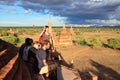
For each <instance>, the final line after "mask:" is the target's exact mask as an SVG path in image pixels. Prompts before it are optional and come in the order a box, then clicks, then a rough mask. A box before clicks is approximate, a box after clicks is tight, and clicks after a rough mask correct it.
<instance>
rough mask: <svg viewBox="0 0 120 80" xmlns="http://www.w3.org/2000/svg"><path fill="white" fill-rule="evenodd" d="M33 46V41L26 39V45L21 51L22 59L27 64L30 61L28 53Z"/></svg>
mask: <svg viewBox="0 0 120 80" xmlns="http://www.w3.org/2000/svg"><path fill="white" fill-rule="evenodd" d="M32 44H33V39H31V38H26V39H25V43H24V44H23V45H22V46H21V47H20V49H19V55H20V58H21V59H22V60H23V61H25V62H27V61H28V51H29V48H30V47H32Z"/></svg>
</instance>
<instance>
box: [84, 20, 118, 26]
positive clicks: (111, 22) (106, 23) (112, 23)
mask: <svg viewBox="0 0 120 80" xmlns="http://www.w3.org/2000/svg"><path fill="white" fill-rule="evenodd" d="M86 22H88V23H94V24H100V25H104V26H115V25H120V20H116V19H112V20H99V19H92V20H86Z"/></svg>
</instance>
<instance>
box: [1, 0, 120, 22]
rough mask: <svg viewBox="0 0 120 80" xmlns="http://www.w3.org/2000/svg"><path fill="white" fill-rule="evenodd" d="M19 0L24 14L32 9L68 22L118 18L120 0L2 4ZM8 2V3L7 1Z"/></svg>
mask: <svg viewBox="0 0 120 80" xmlns="http://www.w3.org/2000/svg"><path fill="white" fill-rule="evenodd" d="M17 1H19V3H20V4H18V5H17V6H20V7H22V8H24V9H25V14H28V13H30V12H31V11H29V9H30V10H32V11H34V12H37V13H42V14H51V15H53V16H58V17H66V20H67V23H68V24H69V23H70V24H83V23H86V24H87V23H88V22H86V20H108V21H109V20H110V19H111V20H120V15H119V13H120V0H5V1H3V0H2V1H0V3H4V4H8V5H10V4H15V3H16V2H17ZM8 2H9V3H8Z"/></svg>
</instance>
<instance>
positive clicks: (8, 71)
mask: <svg viewBox="0 0 120 80" xmlns="http://www.w3.org/2000/svg"><path fill="white" fill-rule="evenodd" d="M17 68H18V55H16V56H15V57H13V58H12V59H11V60H10V61H9V62H8V63H7V64H6V65H5V66H4V67H3V68H1V69H0V80H12V78H13V77H14V75H15V72H16V70H17Z"/></svg>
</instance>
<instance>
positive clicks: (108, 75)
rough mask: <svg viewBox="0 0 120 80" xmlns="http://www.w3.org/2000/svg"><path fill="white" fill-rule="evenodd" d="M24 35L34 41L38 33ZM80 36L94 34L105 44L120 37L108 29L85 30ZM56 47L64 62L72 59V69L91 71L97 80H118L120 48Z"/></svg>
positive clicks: (119, 73) (68, 62)
mask: <svg viewBox="0 0 120 80" xmlns="http://www.w3.org/2000/svg"><path fill="white" fill-rule="evenodd" d="M24 36H25V37H31V38H33V39H34V41H36V40H38V36H39V34H36V35H34V36H29V35H24ZM80 36H84V38H85V39H88V38H89V37H90V36H96V37H98V38H100V39H101V40H102V42H103V43H105V44H106V43H107V39H109V38H120V35H119V34H117V33H116V32H110V31H108V32H102V31H101V32H95V33H93V32H85V33H83V34H81V35H80ZM56 49H57V51H58V52H59V53H61V55H62V57H63V59H64V61H65V62H66V64H70V62H71V61H72V60H73V62H74V69H76V70H78V71H80V72H85V71H92V72H93V73H95V74H96V75H98V77H99V80H120V50H114V49H111V48H105V47H94V48H91V47H89V46H73V47H59V46H56Z"/></svg>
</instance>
